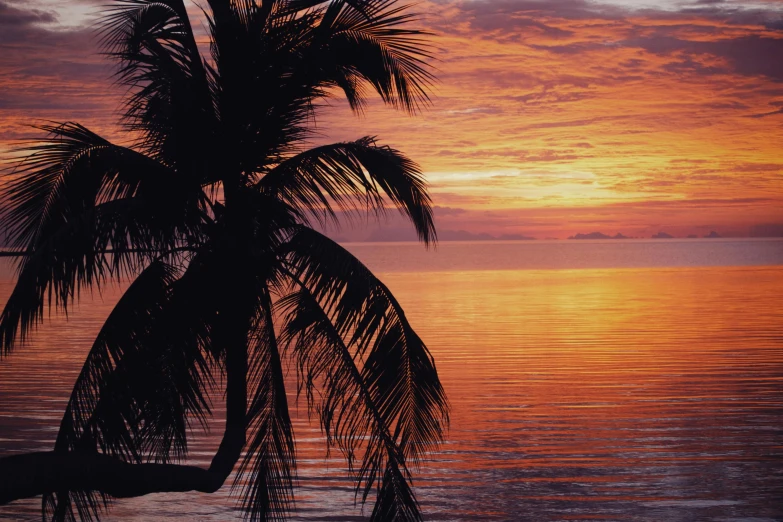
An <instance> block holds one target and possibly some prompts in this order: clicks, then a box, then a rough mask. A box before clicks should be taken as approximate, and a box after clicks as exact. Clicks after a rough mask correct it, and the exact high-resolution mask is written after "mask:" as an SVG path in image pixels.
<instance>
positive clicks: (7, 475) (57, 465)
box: [0, 331, 247, 505]
mask: <svg viewBox="0 0 783 522" xmlns="http://www.w3.org/2000/svg"><path fill="white" fill-rule="evenodd" d="M246 333H247V332H246V331H245V334H246ZM245 342H246V341H245ZM246 371H247V351H246V350H245V349H234V350H229V351H228V353H227V354H226V376H227V379H226V430H225V433H224V434H223V440H222V441H221V443H220V447H219V448H218V451H217V453H216V454H215V456H214V458H213V459H212V463H211V465H210V467H209V469H204V468H200V467H197V466H188V465H178V464H151V463H150V464H131V463H128V462H125V461H123V460H120V459H118V458H116V457H112V456H110V455H105V454H102V453H92V452H78V451H77V452H68V453H64V452H60V451H42V452H34V453H25V454H21V455H12V456H9V457H0V505H2V504H7V503H9V502H12V501H14V500H19V499H22V498H28V497H34V496H37V495H43V494H46V493H51V492H52V491H97V492H101V493H105V494H107V495H110V496H112V497H117V498H127V497H139V496H142V495H147V494H149V493H166V492H175V491H201V492H203V493H213V492H215V491H217V490H218V489H220V487H221V486H222V485H223V484H224V483H225V481H226V479H227V478H228V476H229V475H230V474H231V471H232V470H233V469H234V465H235V464H236V462H237V461H238V460H239V457H240V455H241V454H242V448H243V447H244V445H245V411H246V408H247V391H246V380H247V377H246Z"/></svg>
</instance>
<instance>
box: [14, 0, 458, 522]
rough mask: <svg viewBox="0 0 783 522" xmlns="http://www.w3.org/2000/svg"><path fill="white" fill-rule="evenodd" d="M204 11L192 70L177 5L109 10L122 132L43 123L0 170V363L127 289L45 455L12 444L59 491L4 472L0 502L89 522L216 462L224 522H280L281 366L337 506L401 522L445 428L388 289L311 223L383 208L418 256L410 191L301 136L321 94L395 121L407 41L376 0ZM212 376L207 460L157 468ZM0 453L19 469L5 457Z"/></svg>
mask: <svg viewBox="0 0 783 522" xmlns="http://www.w3.org/2000/svg"><path fill="white" fill-rule="evenodd" d="M206 4H207V5H206V6H205V14H206V16H207V19H208V24H207V27H208V32H209V37H210V46H209V50H210V55H209V56H208V57H204V56H202V53H201V50H200V48H199V45H198V44H197V41H196V38H195V37H194V33H193V30H192V28H191V21H190V20H189V18H188V14H187V12H186V8H185V5H184V4H183V2H182V0H156V1H151V0H117V1H115V2H114V5H113V6H112V7H111V8H110V10H109V11H108V13H107V15H106V17H105V19H104V21H103V25H102V27H101V35H102V38H103V43H104V46H105V49H106V52H107V54H108V55H109V56H110V57H111V58H112V59H114V60H115V61H116V62H117V63H118V64H119V67H118V72H117V79H118V81H119V82H120V83H121V84H123V85H125V86H127V87H128V92H129V94H128V97H127V100H126V104H125V110H124V118H123V125H124V126H125V128H126V129H127V131H128V133H129V136H132V137H133V138H134V140H135V141H134V143H133V144H132V146H130V147H122V146H118V145H114V144H112V143H110V142H109V141H107V140H105V139H103V138H101V137H100V136H98V135H97V134H95V133H93V132H92V131H90V130H88V129H87V128H85V127H83V126H82V125H79V124H78V123H73V122H66V123H62V124H51V125H46V126H43V127H41V129H42V130H43V131H45V132H47V133H48V137H47V138H46V139H44V140H42V141H40V142H36V143H33V144H31V145H29V147H27V148H26V150H27V152H28V155H27V157H26V159H25V160H24V161H23V162H22V163H21V164H19V165H18V166H17V167H16V168H15V169H13V171H12V172H11V173H10V174H9V175H7V177H6V182H5V184H4V186H3V189H2V194H1V195H0V197H2V200H3V201H4V202H5V203H4V206H5V209H4V212H3V215H2V218H1V220H0V226H2V229H3V230H4V231H5V234H6V236H7V238H8V240H9V242H10V245H11V247H12V248H13V249H14V250H15V251H16V252H17V253H18V254H20V261H19V266H18V280H17V283H16V286H15V288H14V290H13V292H12V294H11V296H10V297H9V299H8V302H7V304H6V307H5V309H4V310H3V312H2V316H0V343H1V344H0V353H2V354H3V355H8V354H9V353H10V352H11V351H12V350H13V349H14V348H15V347H17V345H19V344H20V342H22V341H24V340H25V338H26V337H27V336H28V335H29V334H30V333H31V331H32V329H33V328H34V327H35V326H36V324H38V323H40V322H41V321H42V320H43V318H44V310H45V308H46V307H47V306H51V307H53V308H60V309H67V307H68V306H70V305H71V303H73V302H74V300H76V299H78V296H79V294H80V292H81V291H82V290H83V289H89V288H101V287H103V286H105V285H107V284H110V283H112V282H114V281H120V280H125V279H127V278H128V277H130V278H131V279H132V282H131V283H130V285H129V286H128V287H127V289H126V291H125V293H124V295H123V296H122V297H121V298H120V300H119V302H118V303H117V304H116V306H115V308H114V310H113V311H112V312H111V314H110V315H109V317H108V318H107V319H106V322H105V324H104V326H103V328H102V329H101V331H100V332H99V334H98V336H97V338H96V340H95V343H94V344H93V346H92V349H91V351H90V353H89V355H88V357H87V360H86V362H85V365H84V368H83V369H82V371H81V373H80V374H79V377H78V379H77V382H76V385H75V387H74V389H73V393H72V395H71V398H70V400H69V402H68V406H67V409H66V412H65V415H64V417H63V420H62V423H61V426H60V431H59V434H58V436H57V442H56V444H55V448H54V452H52V453H51V455H49V454H45V453H41V454H35V455H32V454H31V457H30V459H31V460H30V462H31V463H34V464H35V466H38V465H40V466H43V467H42V468H41V469H44V468H45V469H50V470H51V469H54V470H56V471H57V473H58V475H57V476H58V477H61V478H60V479H59V482H57V481H55V482H57V483H56V485H54V486H53V485H52V483H51V481H47V482H45V483H40V484H35V483H34V482H35V480H38V479H35V478H29V477H27V475H25V474H24V473H22V472H21V471H19V472H18V473H19V476H18V477H16V480H17V482H20V483H24V482H25V480H27V479H29V480H30V481H31V483H30V484H25V487H26V488H27V489H24V488H23V487H22V486H18V488H19V489H18V491H20V492H24V493H18V496H17V497H14V495H15V494H17V493H14V492H8V491H11V489H13V488H16V487H17V485H13V484H11V481H10V480H7V483H8V484H9V485H8V489H7V490H6V491H7V493H6V495H7V496H5V497H3V498H1V499H0V502H3V501H4V502H7V501H9V500H13V498H19V496H21V495H23V494H24V495H29V494H31V493H30V492H33V493H34V492H36V491H38V492H42V493H45V495H44V508H45V516H46V517H47V518H51V519H52V520H76V519H82V520H89V519H93V518H98V516H99V515H100V514H101V512H102V511H103V509H104V508H105V507H107V506H108V503H109V499H110V497H111V496H135V495H139V494H145V493H149V492H151V491H184V490H191V489H197V490H199V491H214V490H216V489H218V488H219V487H220V486H221V485H222V484H223V482H224V481H225V479H226V478H227V477H228V475H229V474H230V472H231V471H232V469H233V467H234V464H235V463H237V462H240V467H239V470H238V474H237V476H236V479H235V480H236V482H235V484H236V485H237V486H239V487H241V488H242V493H243V494H242V500H241V503H242V507H243V508H244V510H245V512H246V514H247V517H248V518H249V519H251V520H281V519H284V518H285V517H286V516H287V514H289V513H290V511H291V509H292V508H293V501H294V483H295V476H296V458H295V445H294V434H293V431H292V426H291V421H290V418H289V404H288V403H287V398H286V391H285V382H284V381H285V379H284V377H285V372H284V365H285V364H286V361H291V364H293V365H294V367H295V369H296V371H295V372H293V373H292V375H295V376H296V378H297V379H298V381H297V386H298V389H299V390H300V391H301V392H302V393H304V394H305V396H306V397H307V404H308V408H309V409H310V411H311V412H313V413H314V414H316V415H317V416H318V418H319V419H320V423H321V426H322V428H323V431H324V433H325V434H326V437H327V440H328V442H329V444H330V445H334V446H336V447H337V448H339V449H340V450H341V451H342V452H343V453H344V455H345V456H346V458H347V461H348V464H349V467H350V469H351V471H352V473H353V476H354V477H355V481H356V482H355V484H356V493H357V495H358V496H359V497H360V498H361V499H362V501H365V500H367V499H368V498H370V499H372V500H374V502H375V504H374V509H373V511H372V516H371V519H372V520H376V521H391V520H394V521H397V520H400V521H403V520H404V521H408V520H420V519H421V514H420V512H419V507H418V504H417V502H416V499H415V496H414V493H413V491H412V489H411V484H412V482H411V469H412V467H413V468H415V467H416V466H417V465H418V464H419V463H420V461H421V459H422V458H423V457H424V456H425V455H426V453H427V452H428V451H429V450H431V449H432V448H433V445H435V444H437V443H438V442H439V441H440V440H441V439H442V436H443V430H444V428H445V426H446V424H447V422H448V412H447V406H446V398H445V395H444V392H443V389H442V387H441V385H440V382H439V380H438V375H437V372H436V370H435V366H434V363H433V361H432V358H431V356H430V354H429V352H428V351H427V348H426V347H425V346H424V344H423V343H422V341H421V339H420V338H419V337H418V336H417V335H416V333H415V332H414V331H413V329H412V328H411V326H410V324H409V323H408V321H407V319H406V318H405V315H404V313H403V310H402V308H401V307H400V305H399V303H398V302H397V301H396V300H395V299H394V297H393V296H392V294H391V293H390V292H389V290H388V288H387V287H386V286H384V285H383V283H381V282H380V281H379V280H378V279H377V278H376V277H375V276H374V275H373V274H372V273H371V272H370V271H369V270H368V269H367V268H366V267H365V266H364V265H363V264H362V263H361V262H360V261H359V260H357V259H356V258H355V257H353V256H352V255H351V254H350V253H349V252H348V251H347V250H345V249H343V248H342V247H340V246H339V245H338V244H336V243H334V242H333V241H331V240H330V239H328V238H327V237H326V236H324V235H322V234H321V233H319V232H317V231H316V230H314V229H313V228H311V225H312V224H313V220H316V221H321V222H324V221H334V220H336V219H337V215H338V211H340V212H347V213H349V214H350V213H359V214H366V213H370V214H382V213H383V212H385V211H386V208H387V205H390V206H392V207H396V208H397V209H399V210H400V211H401V212H402V213H404V214H405V215H407V216H408V217H409V218H410V219H411V221H412V223H413V225H414V226H415V228H416V230H417V232H418V235H419V237H420V239H421V240H422V241H423V242H424V243H425V244H429V243H430V242H432V241H434V239H435V229H434V225H433V218H432V208H431V202H430V198H429V196H428V195H427V192H426V186H425V182H424V180H423V178H422V176H421V173H420V171H419V169H418V167H417V166H416V164H415V163H414V162H412V161H411V160H409V159H408V158H406V157H405V156H404V155H403V154H402V153H400V152H399V151H397V150H395V149H393V148H390V147H387V146H381V145H379V144H378V143H377V142H376V140H375V139H374V138H371V137H364V138H360V139H357V140H356V141H352V142H345V143H337V144H333V145H324V146H320V147H316V148H312V149H309V150H306V143H307V139H308V138H309V137H310V136H311V128H312V123H313V118H314V115H315V112H316V111H317V108H318V103H319V101H320V100H323V99H324V98H326V97H328V96H330V95H336V94H337V93H338V92H342V93H343V94H344V95H345V96H346V98H347V100H348V102H349V104H350V106H351V108H352V109H353V110H354V111H361V110H363V108H364V107H365V104H366V100H367V98H366V95H367V94H368V92H370V91H375V92H377V93H378V94H379V95H380V97H381V98H382V99H383V101H384V102H386V103H388V104H391V105H393V106H395V107H399V108H401V109H403V110H406V111H409V112H415V111H416V110H417V109H418V107H419V106H420V105H422V104H425V103H427V88H428V85H429V84H430V82H431V81H432V76H431V74H430V72H429V69H428V66H427V64H426V60H427V59H428V58H430V55H429V52H428V47H427V45H426V43H425V42H424V41H423V40H422V36H423V35H424V33H422V32H421V31H418V30H415V29H410V28H409V27H408V25H409V23H410V22H413V21H415V16H414V15H413V14H411V13H410V12H409V9H408V7H407V6H404V5H398V4H397V3H396V2H394V1H380V0H333V1H323V0H208V1H207V2H206ZM220 375H222V377H220V379H221V380H222V381H223V382H225V385H226V409H227V419H226V426H225V434H224V437H223V441H222V443H221V445H220V448H219V449H218V451H217V454H216V455H215V457H214V459H213V461H212V464H211V466H210V468H209V470H199V469H198V468H193V469H192V470H191V471H192V472H191V473H189V474H186V473H183V471H187V470H185V469H184V468H186V466H184V465H183V466H170V465H169V464H177V463H179V462H181V461H182V459H183V458H185V456H186V455H187V451H188V441H187V434H188V432H189V426H190V425H191V423H192V422H193V421H194V420H195V421H197V422H199V423H202V424H206V423H208V421H209V418H210V413H211V411H210V401H209V392H210V390H211V389H212V386H213V384H214V382H215V381H216V379H217V378H218V376H220ZM243 452H244V454H243ZM74 455H75V456H77V458H76V459H71V458H70V457H71V456H74ZM92 456H94V457H92ZM82 457H83V458H82ZM88 457H89V458H88ZM79 458H81V460H82V461H84V462H87V461H89V462H94V463H95V464H94V469H95V470H97V469H98V468H101V469H104V468H102V466H106V467H105V471H106V475H105V476H106V477H113V476H114V475H113V474H112V469H113V468H112V466H114V464H113V463H115V462H116V463H117V466H125V467H118V468H117V469H125V470H134V471H133V472H126V473H125V474H124V475H123V477H120V478H118V479H116V480H117V483H114V482H113V480H114V479H101V480H103V481H104V483H101V482H100V481H99V480H98V475H97V474H93V475H92V476H91V475H90V472H89V470H88V471H84V470H83V469H81V468H79V469H78V470H77V469H76V467H77V465H76V464H73V462H77V463H78V462H79ZM13 459H16V460H13V466H15V468H13V469H16V470H17V471H18V470H21V469H22V466H23V464H22V463H24V462H26V461H25V460H24V459H23V458H19V457H14V458H13ZM32 459H38V460H32ZM90 459H92V460H90ZM3 460H4V459H0V469H2V467H3V464H2V461H3ZM5 461H6V471H8V470H9V469H11V466H12V464H11V458H6V459H5ZM128 464H131V465H133V467H132V468H128V467H127V465H128ZM46 466H49V467H46ZM69 466H71V468H72V469H71V471H70V472H69V468H68V467H69ZM199 471H200V472H201V473H199ZM69 473H71V476H72V478H71V480H70V481H69V479H68V477H69ZM95 473H97V471H96V472H95ZM145 473H149V474H147V475H146V478H145ZM169 473H170V474H171V475H170V477H169V476H168V475H167V474H169ZM151 474H154V475H151ZM164 475H165V476H166V477H165V480H163V479H161V478H160V477H161V476H164ZM101 476H103V475H101ZM153 476H154V477H157V479H155V480H152V479H151V478H150V477H153ZM157 482H165V484H163V485H159V486H154V485H152V484H154V483H157ZM76 484H78V485H79V486H75V485H76ZM12 486H13V487H12ZM156 487H157V489H154V488H156ZM14 491H16V490H14Z"/></svg>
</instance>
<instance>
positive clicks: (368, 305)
mask: <svg viewBox="0 0 783 522" xmlns="http://www.w3.org/2000/svg"><path fill="white" fill-rule="evenodd" d="M283 249H284V252H285V254H286V256H287V261H288V266H289V267H290V270H291V273H292V276H293V279H294V281H295V282H296V283H298V284H300V285H301V286H302V287H303V288H305V289H306V290H307V292H309V294H311V295H312V297H313V298H314V299H315V300H316V301H317V303H318V305H319V306H320V307H321V309H322V310H323V311H324V312H325V313H326V314H327V316H328V318H329V321H330V322H331V324H332V325H333V327H334V334H335V335H339V337H340V338H341V339H343V340H344V341H345V345H346V347H348V349H350V351H351V354H352V357H353V359H354V361H357V365H359V366H361V378H362V382H363V383H364V386H366V388H367V390H368V394H369V397H370V399H371V401H372V403H373V404H374V405H375V407H376V408H377V411H378V414H379V416H380V419H382V420H383V423H384V424H385V425H386V426H388V427H389V429H390V430H393V431H392V433H391V435H392V439H393V441H394V444H395V445H396V446H397V447H398V448H399V452H400V457H399V458H398V459H396V460H395V459H392V458H387V461H386V462H387V464H388V466H387V468H386V469H385V470H384V476H385V474H386V473H389V474H391V475H389V478H390V479H391V478H394V477H397V476H404V474H405V467H408V466H414V467H416V466H418V464H419V463H420V462H421V460H422V458H423V457H424V456H425V455H426V453H427V452H428V451H430V450H431V449H433V447H435V446H436V445H437V444H438V442H439V441H440V440H442V437H443V433H444V429H445V427H446V425H447V424H448V405H447V403H446V397H445V393H444V391H443V388H442V386H441V384H440V381H439V379H438V374H437V371H436V369H435V365H434V362H433V360H432V357H431V355H430V353H429V351H428V350H427V348H426V346H425V345H424V343H423V342H422V341H421V339H420V338H419V337H418V335H416V333H415V332H414V330H413V328H412V327H411V326H410V324H409V322H408V321H407V319H406V317H405V314H404V312H403V311H402V308H401V307H400V305H399V303H398V302H397V301H396V299H395V298H394V296H393V295H392V294H391V292H389V290H388V288H387V287H386V286H385V285H384V284H383V283H381V282H380V281H379V280H378V279H377V278H376V277H375V276H374V275H373V274H372V273H371V272H370V271H369V270H368V269H367V268H366V267H365V266H364V265H363V264H362V263H361V262H360V261H358V260H357V259H356V258H355V257H353V256H352V255H351V254H350V253H349V252H348V251H346V250H345V249H343V248H342V247H340V246H339V245H338V244H336V243H334V242H333V241H331V240H330V239H328V238H327V237H325V236H323V235H322V234H320V233H318V232H315V231H313V230H311V229H308V228H305V227H303V228H301V229H300V230H299V231H297V232H296V233H295V234H294V235H293V237H292V238H291V239H290V241H288V243H286V244H285V245H284V246H283ZM300 303H301V300H300ZM305 324H307V322H305ZM299 330H302V328H301V327H300V328H299ZM332 337H333V338H334V340H333V341H332V342H335V340H336V337H335V336H334V335H333V336H332ZM305 379H306V380H308V379H309V377H308V376H307V375H305ZM348 425H349V426H350V424H348ZM349 448H350V447H349ZM395 468H396V471H395ZM368 470H369V471H374V472H375V473H377V466H370V467H369V468H368ZM364 478H365V481H366V480H367V477H364ZM365 485H366V482H365ZM385 487H387V485H386V484H384V485H382V487H381V488H380V492H379V495H380V496H379V504H378V505H381V506H382V507H380V508H378V509H380V511H379V513H385V512H386V509H387V508H388V505H387V504H385V503H384V502H382V500H384V499H386V500H388V498H390V497H389V495H392V494H393V493H394V491H392V490H388V489H384V488H385ZM388 487H391V486H388ZM397 493H399V491H397ZM366 494H367V491H365V495H366ZM395 494H396V493H395ZM403 496H404V495H403ZM401 498H402V497H401ZM383 506H385V507H383ZM401 516H402V515H401ZM403 519H405V518H403Z"/></svg>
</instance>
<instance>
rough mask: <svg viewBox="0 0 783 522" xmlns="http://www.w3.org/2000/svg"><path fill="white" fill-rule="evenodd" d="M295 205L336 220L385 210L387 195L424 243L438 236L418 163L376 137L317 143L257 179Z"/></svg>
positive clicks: (261, 186)
mask: <svg viewBox="0 0 783 522" xmlns="http://www.w3.org/2000/svg"><path fill="white" fill-rule="evenodd" d="M257 186H258V188H259V189H260V190H262V191H264V192H266V193H269V194H271V195H274V196H276V197H279V198H281V199H282V200H283V201H285V202H287V203H289V204H290V205H292V206H296V207H298V208H300V209H302V213H303V214H304V213H305V212H306V211H310V212H316V216H318V215H319V214H320V215H321V216H322V219H323V218H330V219H332V220H333V221H335V222H336V221H337V214H336V212H335V210H334V208H333V204H335V205H336V206H337V208H338V209H340V210H343V211H346V212H348V213H357V212H361V211H364V212H370V213H374V214H379V213H383V212H384V211H385V207H384V196H385V197H387V198H388V199H389V200H391V203H392V204H393V205H394V206H396V207H397V209H398V210H399V211H400V212H402V213H403V214H404V215H406V216H407V217H408V218H410V220H411V221H412V223H413V225H414V227H415V228H416V232H417V233H418V235H419V238H420V239H421V240H422V241H424V243H425V244H429V243H430V242H431V241H434V240H435V236H436V233H435V224H434V221H433V215H432V206H431V204H432V202H431V200H430V197H429V195H428V194H427V190H426V183H425V181H424V178H423V177H422V175H421V172H420V170H419V167H418V166H417V165H416V163H414V162H413V161H411V160H410V159H408V158H407V157H405V156H404V155H403V154H402V153H400V152H399V151H397V150H395V149H392V148H390V147H386V146H380V145H378V144H377V143H376V142H375V139H374V138H371V137H365V138H362V139H360V140H356V141H352V142H344V143H336V144H332V145H325V146H321V147H316V148H313V149H310V150H308V151H305V152H302V153H300V154H298V155H296V156H293V157H291V158H289V159H287V160H285V161H283V162H282V163H280V164H279V165H277V166H276V167H275V168H273V169H272V170H270V171H269V173H267V174H266V176H264V177H263V178H262V179H261V180H260V181H259V182H258V184H257Z"/></svg>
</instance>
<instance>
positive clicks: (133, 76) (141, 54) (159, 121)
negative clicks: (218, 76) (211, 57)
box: [102, 0, 216, 180]
mask: <svg viewBox="0 0 783 522" xmlns="http://www.w3.org/2000/svg"><path fill="white" fill-rule="evenodd" d="M102 36H103V41H102V43H103V46H104V48H105V49H106V52H107V54H108V55H109V56H111V57H113V58H114V59H116V60H117V61H118V62H119V70H118V71H117V76H118V80H119V82H120V83H121V84H124V85H126V86H128V87H129V88H130V96H129V98H128V99H127V101H126V107H125V121H126V123H127V125H128V126H129V128H130V130H133V131H136V132H138V133H139V134H140V145H141V146H142V147H143V150H144V151H145V152H147V153H148V154H150V155H152V156H153V157H155V158H157V159H159V160H161V161H162V162H163V163H165V164H167V165H170V166H176V167H177V168H178V171H179V172H180V173H181V174H182V175H183V176H184V175H187V176H188V177H190V178H196V179H201V180H206V179H207V178H208V177H209V167H210V166H212V162H211V161H210V158H211V155H210V154H209V153H210V151H211V147H210V146H209V144H210V140H211V138H212V137H213V131H214V130H215V125H216V120H215V111H214V99H213V94H212V90H211V88H210V85H211V79H210V77H209V74H208V68H207V67H205V65H204V63H203V60H202V57H201V54H200V53H199V50H198V45H197V43H196V40H195V37H194V35H193V30H192V27H191V24H190V20H189V18H188V14H187V9H186V8H185V4H184V2H183V1H182V0H115V2H114V3H113V6H112V7H111V8H109V9H108V11H107V12H106V15H105V17H104V19H103V25H102Z"/></svg>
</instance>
